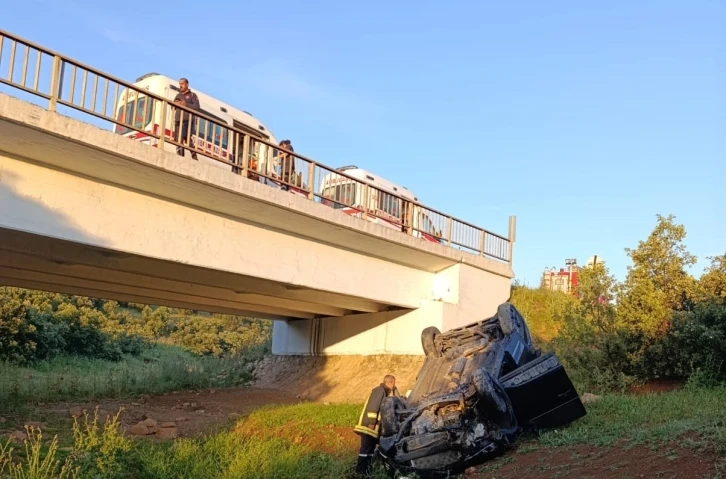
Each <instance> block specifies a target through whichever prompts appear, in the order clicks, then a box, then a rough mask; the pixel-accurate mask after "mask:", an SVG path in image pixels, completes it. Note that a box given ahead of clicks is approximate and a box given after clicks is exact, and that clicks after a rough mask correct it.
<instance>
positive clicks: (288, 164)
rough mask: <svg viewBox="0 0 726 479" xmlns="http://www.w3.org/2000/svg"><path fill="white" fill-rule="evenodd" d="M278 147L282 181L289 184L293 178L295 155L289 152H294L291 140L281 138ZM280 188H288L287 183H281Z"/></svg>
mask: <svg viewBox="0 0 726 479" xmlns="http://www.w3.org/2000/svg"><path fill="white" fill-rule="evenodd" d="M280 148H281V150H282V151H281V152H280V153H281V156H280V166H281V168H282V170H281V176H282V181H283V182H285V183H288V184H290V183H293V181H294V178H295V157H294V156H293V155H292V154H290V152H294V151H295V150H294V149H293V148H292V142H291V141H290V140H282V141H281V142H280ZM282 189H283V190H286V189H288V185H282Z"/></svg>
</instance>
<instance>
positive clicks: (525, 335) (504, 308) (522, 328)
mask: <svg viewBox="0 0 726 479" xmlns="http://www.w3.org/2000/svg"><path fill="white" fill-rule="evenodd" d="M497 319H498V320H499V327H500V328H502V332H503V333H504V334H512V333H514V332H517V333H519V335H520V336H521V337H522V339H523V340H524V342H525V343H526V344H527V345H528V346H531V345H532V336H531V335H530V334H529V328H528V327H527V323H526V322H525V321H524V318H523V317H522V315H521V314H519V311H517V309H516V308H515V307H514V305H513V304H512V303H502V304H500V305H499V308H497Z"/></svg>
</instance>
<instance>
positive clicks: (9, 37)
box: [0, 30, 516, 264]
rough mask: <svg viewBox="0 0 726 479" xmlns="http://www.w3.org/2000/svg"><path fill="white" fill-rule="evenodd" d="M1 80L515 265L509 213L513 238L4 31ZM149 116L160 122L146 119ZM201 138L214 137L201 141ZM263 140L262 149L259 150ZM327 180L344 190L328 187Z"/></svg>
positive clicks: (141, 135)
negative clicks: (183, 117)
mask: <svg viewBox="0 0 726 479" xmlns="http://www.w3.org/2000/svg"><path fill="white" fill-rule="evenodd" d="M44 69H47V71H44ZM0 82H1V83H4V84H6V85H9V86H12V87H14V88H17V89H19V90H22V91H25V92H27V93H30V94H33V95H36V96H39V97H42V98H45V99H46V100H48V109H49V110H50V111H56V109H57V106H58V105H64V106H66V107H70V108H72V109H75V110H77V111H80V112H83V113H86V114H88V115H91V116H94V117H96V118H98V119H101V120H105V121H108V122H110V123H113V124H115V125H116V128H115V129H116V130H117V131H119V130H123V131H131V132H136V133H133V134H132V136H134V137H135V139H136V140H139V139H143V141H148V142H149V143H150V144H151V145H152V146H156V147H159V148H163V147H164V145H165V144H166V143H170V144H173V145H175V146H177V147H179V148H181V147H183V148H184V149H185V150H193V151H195V152H196V153H198V154H201V155H204V156H206V157H208V158H211V159H213V160H216V161H219V162H221V163H225V164H228V165H229V166H230V169H231V171H232V172H233V173H235V174H239V175H243V176H247V177H248V178H252V179H257V180H258V181H263V182H273V183H275V184H277V185H280V186H284V187H286V188H288V189H289V190H290V191H292V192H294V193H297V194H298V195H302V196H305V197H307V198H308V199H310V200H311V201H316V202H319V203H324V204H327V205H328V206H332V207H334V208H346V209H347V210H348V213H349V214H351V213H352V214H354V215H356V216H359V217H368V218H376V219H377V220H382V221H385V222H387V223H389V224H390V225H393V226H394V227H397V228H400V229H401V230H402V231H403V232H405V233H408V234H412V235H413V234H415V235H417V236H423V235H426V236H429V238H435V239H436V240H439V241H440V242H441V243H443V244H446V245H448V246H451V247H455V248H458V249H461V250H465V251H469V252H472V253H476V254H479V255H482V256H486V257H489V258H492V259H496V260H499V261H504V262H507V263H510V264H511V262H512V246H513V243H514V241H515V230H516V220H515V218H514V217H513V216H510V218H509V232H508V237H505V236H502V235H499V234H496V233H493V232H491V231H488V230H486V229H484V228H481V227H478V226H475V225H473V224H471V223H468V222H466V221H462V220H460V219H457V218H454V217H453V216H450V215H447V214H445V213H442V212H440V211H438V210H436V209H433V208H430V207H427V206H425V205H423V204H421V203H419V202H417V201H411V200H408V199H405V198H404V197H402V196H400V195H396V194H392V193H390V192H387V191H383V190H381V189H379V188H376V187H375V186H373V185H370V184H368V183H365V182H362V181H360V180H358V179H356V178H354V177H352V176H350V175H347V174H345V172H343V171H338V170H336V169H335V168H331V167H329V166H326V165H323V164H321V163H319V162H317V161H315V160H313V159H310V158H307V157H305V156H303V155H300V154H299V153H295V152H291V151H288V150H286V149H283V148H281V147H280V146H279V145H275V144H273V143H270V142H268V141H266V140H264V139H262V138H259V137H257V136H253V135H251V134H250V133H248V132H246V131H244V130H241V129H238V128H235V127H233V126H230V125H229V124H227V123H224V122H222V121H220V120H219V119H216V118H213V117H210V116H208V115H206V114H204V113H202V112H199V111H195V110H191V109H189V108H187V107H185V106H183V105H172V102H171V101H170V100H168V99H167V98H164V97H161V96H158V95H155V94H153V93H151V92H149V91H146V90H144V89H141V88H139V87H137V86H134V85H133V84H131V83H129V82H126V81H124V80H121V79H118V78H115V77H113V76H112V75H108V74H106V73H103V72H101V71H100V70H97V69H95V68H93V67H90V66H88V65H84V64H83V63H81V62H78V61H76V60H74V59H72V58H69V57H66V56H65V55H61V54H59V53H57V52H54V51H52V50H49V49H47V48H45V47H42V46H40V45H37V44H34V43H32V42H30V41H27V40H24V39H22V38H20V37H18V36H15V35H13V34H10V33H8V32H6V31H4V30H0ZM121 99H124V100H125V101H123V102H121V101H119V100H121ZM130 102H133V106H131V105H132V103H130ZM175 109H178V110H182V111H183V112H187V113H190V114H192V118H193V121H190V122H188V124H187V127H186V131H183V129H182V128H175V127H174V112H175ZM127 111H128V112H130V113H131V115H130V116H131V118H128V116H129V115H127ZM139 112H141V115H139V114H138V113H139ZM157 113H159V114H158V115H157ZM182 114H183V113H182ZM139 117H140V119H139ZM148 118H159V119H160V121H159V123H158V124H157V123H156V122H154V121H152V122H148V121H146V120H147V119H148ZM137 120H139V121H137ZM151 123H153V128H150V126H151ZM181 125H183V123H181ZM192 128H194V131H192ZM204 133H207V134H206V135H205V134H204ZM184 134H186V138H190V139H191V138H193V137H195V138H196V139H195V141H194V144H193V145H189V144H185V143H183V139H184ZM204 136H206V137H207V138H206V140H209V141H204V140H205V138H204ZM263 145H264V146H265V148H260V147H262V146H263ZM261 152H263V153H261ZM261 156H264V158H263V157H261ZM261 160H264V161H261ZM325 185H337V186H340V188H324V186H325ZM346 185H355V186H356V190H355V191H356V192H357V194H352V190H350V186H346ZM358 187H359V188H360V189H359V190H358V189H357V188H358ZM376 206H377V207H376Z"/></svg>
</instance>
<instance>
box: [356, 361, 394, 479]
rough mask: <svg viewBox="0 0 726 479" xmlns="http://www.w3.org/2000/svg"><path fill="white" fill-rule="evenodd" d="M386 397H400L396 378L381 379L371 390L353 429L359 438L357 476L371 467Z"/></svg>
mask: <svg viewBox="0 0 726 479" xmlns="http://www.w3.org/2000/svg"><path fill="white" fill-rule="evenodd" d="M386 396H398V397H400V394H399V393H398V389H397V388H396V378H395V377H393V376H391V375H390V374H389V375H386V376H385V377H384V378H383V382H382V383H381V384H380V385H378V386H377V387H375V388H373V390H372V391H371V394H370V396H368V400H367V401H366V403H365V405H364V406H363V411H362V412H361V414H360V419H359V420H358V424H356V426H355V428H353V431H355V433H356V434H358V435H359V436H360V451H358V463H357V464H356V466H355V472H356V473H358V474H365V473H367V472H368V470H369V468H370V466H371V461H372V460H373V454H374V453H375V451H376V446H377V445H378V438H379V436H380V434H381V413H380V409H381V403H382V402H383V398H385V397H386Z"/></svg>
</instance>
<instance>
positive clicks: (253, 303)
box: [0, 228, 400, 319]
mask: <svg viewBox="0 0 726 479" xmlns="http://www.w3.org/2000/svg"><path fill="white" fill-rule="evenodd" d="M169 278H174V279H169ZM0 285H5V286H15V287H19V288H29V289H37V290H41V291H51V292H58V293H64V294H75V295H81V296H90V297H96V298H104V299H113V300H117V301H129V302H136V303H143V304H158V305H163V306H169V307H176V308H186V309H196V310H202V311H211V312H216V313H224V314H235V315H243V316H246V315H247V316H255V317H258V318H269V319H310V318H315V317H321V316H348V315H351V314H357V313H376V312H382V311H389V310H396V309H400V308H397V307H395V306H392V305H387V304H382V303H378V302H374V301H369V300H365V299H362V298H356V297H352V296H346V295H341V294H335V293H330V292H325V291H316V290H312V289H308V288H304V287H296V286H293V285H289V284H281V283H278V282H274V281H268V280H264V279H260V278H253V277H249V276H243V275H239V274H233V273H228V272H220V271H214V270H208V269H205V268H200V267H197V266H192V265H186V264H180V263H176V262H171V261H164V260H159V259H155V258H147V257H143V256H139V255H133V254H126V253H121V252H118V251H111V250H107V249H103V248H98V247H94V246H90V245H83V244H78V243H73V242H70V241H63V240H59V239H56V238H48V237H44V236H40V235H36V234H32V233H26V232H22V231H16V230H10V229H7V228H0Z"/></svg>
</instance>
